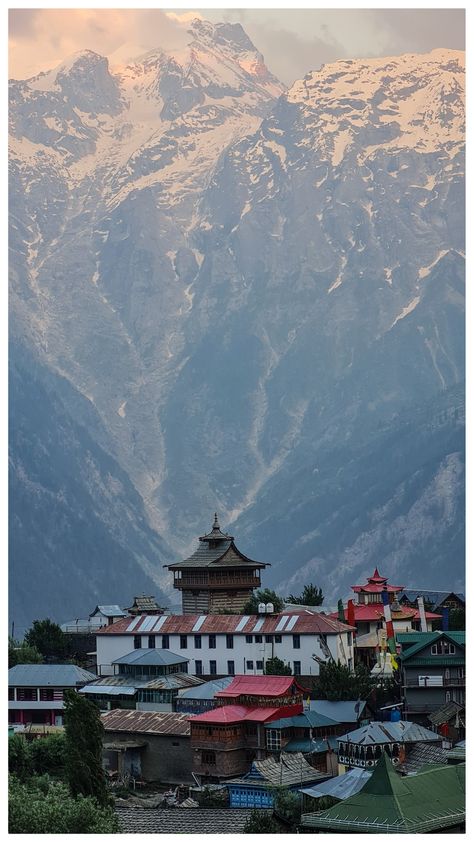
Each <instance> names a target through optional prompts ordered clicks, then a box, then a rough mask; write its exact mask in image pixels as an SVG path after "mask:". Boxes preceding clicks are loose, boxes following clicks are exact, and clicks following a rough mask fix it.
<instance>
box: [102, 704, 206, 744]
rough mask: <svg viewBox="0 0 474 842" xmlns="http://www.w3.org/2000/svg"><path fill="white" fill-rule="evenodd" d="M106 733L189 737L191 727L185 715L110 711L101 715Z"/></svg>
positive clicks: (187, 716) (187, 715)
mask: <svg viewBox="0 0 474 842" xmlns="http://www.w3.org/2000/svg"><path fill="white" fill-rule="evenodd" d="M101 719H102V723H103V726H104V728H105V730H106V731H124V732H126V733H133V734H161V735H173V736H180V737H189V736H190V733H191V727H190V723H189V714H187V713H162V712H158V711H149V710H147V711H142V710H110V711H108V712H107V713H104V714H102V717H101Z"/></svg>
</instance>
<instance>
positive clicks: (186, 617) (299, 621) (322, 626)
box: [97, 611, 352, 635]
mask: <svg viewBox="0 0 474 842" xmlns="http://www.w3.org/2000/svg"><path fill="white" fill-rule="evenodd" d="M202 616H203V615H200V614H170V615H167V616H165V617H164V618H163V616H162V617H161V620H163V622H160V624H159V626H158V627H157V631H156V632H155V631H154V628H153V627H150V624H149V622H146V621H147V620H149V619H150V618H149V617H147V615H143V616H142V617H140V618H139V620H138V622H136V623H133V621H131V619H130V617H126V618H124V619H123V620H118V622H116V623H113V624H112V625H110V626H105V627H104V628H102V629H99V630H98V631H97V634H100V635H102V634H130V635H136V634H157V633H159V634H192V633H193V632H194V626H195V625H196V623H197V621H198V620H199V619H200V618H201V617H202ZM284 618H285V620H284ZM136 619H137V618H136ZM143 625H145V627H144V629H143V630H142V627H143ZM351 629H352V626H349V625H347V624H346V623H341V622H339V620H337V619H335V618H333V617H330V616H328V615H327V614H323V613H319V614H318V613H314V614H308V613H307V612H305V611H302V612H301V613H300V614H297V613H293V612H292V613H291V614H286V613H284V612H283V613H282V614H273V615H271V616H270V615H262V614H252V615H251V616H248V617H247V619H245V617H244V616H243V615H242V614H206V615H205V616H204V619H203V621H202V623H201V624H200V625H199V629H198V633H199V634H253V633H258V634H275V633H277V634H286V633H287V632H288V633H291V634H339V633H341V632H346V631H350V630H351ZM196 633H197V632H196Z"/></svg>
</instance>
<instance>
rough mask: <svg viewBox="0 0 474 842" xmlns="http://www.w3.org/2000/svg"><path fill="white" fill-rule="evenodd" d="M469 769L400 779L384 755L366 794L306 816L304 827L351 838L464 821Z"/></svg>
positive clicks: (455, 768) (449, 825) (432, 829)
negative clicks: (351, 834)
mask: <svg viewBox="0 0 474 842" xmlns="http://www.w3.org/2000/svg"><path fill="white" fill-rule="evenodd" d="M464 778H465V765H464V764H462V763H461V764H458V765H455V766H443V767H442V768H439V767H436V768H434V769H430V770H429V771H426V772H420V773H419V774H418V775H409V776H401V775H399V774H398V773H397V772H396V771H395V769H394V768H393V766H392V763H391V761H390V759H389V757H388V756H387V754H386V753H385V752H384V753H383V754H382V757H381V758H380V760H379V761H378V763H377V765H376V766H375V768H374V771H373V772H372V775H371V776H370V778H369V779H368V780H367V781H366V782H365V784H364V786H363V787H362V789H361V790H360V791H359V792H357V793H356V794H355V795H352V796H350V797H349V798H347V799H346V800H345V801H341V802H340V803H339V804H336V805H335V806H334V807H331V808H330V809H329V810H324V811H322V812H319V813H305V814H303V815H302V817H301V825H302V827H304V828H313V827H314V828H317V829H318V830H324V829H328V830H330V831H331V832H332V833H335V832H337V831H343V832H353V833H357V832H358V833H429V832H435V831H437V830H442V829H444V828H452V827H456V826H457V825H459V824H461V823H462V822H464V821H465V815H466V808H465V780H464Z"/></svg>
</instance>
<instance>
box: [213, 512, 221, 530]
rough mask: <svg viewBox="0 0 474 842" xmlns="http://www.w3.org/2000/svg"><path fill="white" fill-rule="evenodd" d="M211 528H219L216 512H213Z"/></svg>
mask: <svg viewBox="0 0 474 842" xmlns="http://www.w3.org/2000/svg"><path fill="white" fill-rule="evenodd" d="M212 528H213V529H220V526H219V520H218V517H217V512H214V526H213V527H212Z"/></svg>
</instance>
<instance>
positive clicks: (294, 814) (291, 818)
mask: <svg viewBox="0 0 474 842" xmlns="http://www.w3.org/2000/svg"><path fill="white" fill-rule="evenodd" d="M301 802H302V797H301V795H300V793H298V792H290V790H288V789H285V787H277V788H276V789H275V791H274V799H273V811H274V813H275V815H276V816H278V817H279V818H281V819H283V821H284V822H285V824H287V825H289V827H288V830H287V831H286V832H287V833H296V831H297V830H298V827H299V825H300V820H301V806H302V804H301Z"/></svg>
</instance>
